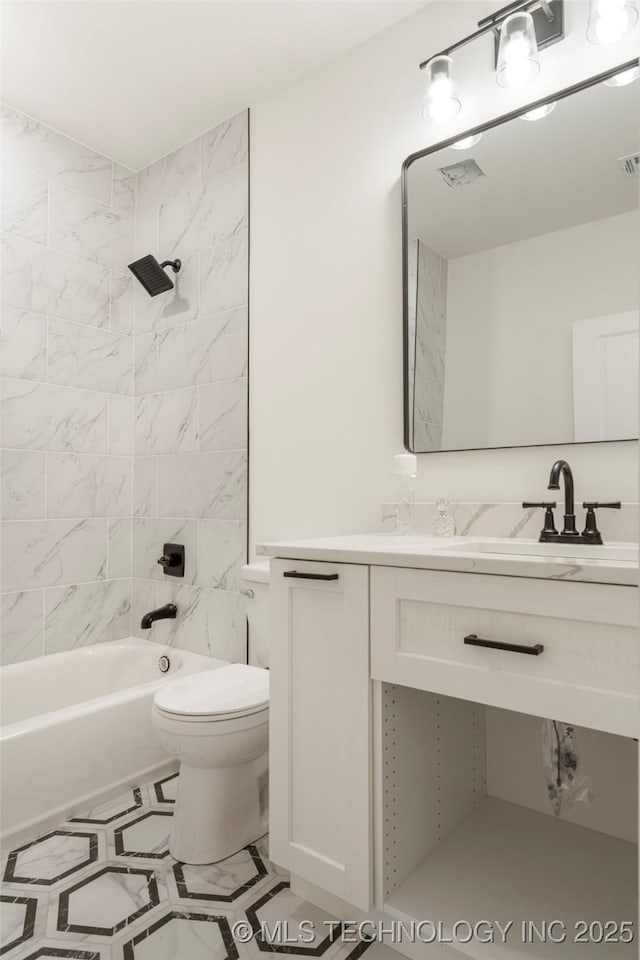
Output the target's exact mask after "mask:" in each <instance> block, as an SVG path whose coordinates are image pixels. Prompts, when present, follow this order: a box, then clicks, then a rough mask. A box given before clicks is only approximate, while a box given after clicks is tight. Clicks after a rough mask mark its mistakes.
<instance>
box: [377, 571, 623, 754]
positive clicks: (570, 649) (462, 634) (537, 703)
mask: <svg viewBox="0 0 640 960" xmlns="http://www.w3.org/2000/svg"><path fill="white" fill-rule="evenodd" d="M371 586H372V589H371V596H372V617H371V636H372V646H371V660H372V674H373V677H374V678H375V679H377V680H385V681H387V682H391V683H400V684H403V685H405V686H411V687H416V688H418V689H422V690H431V691H433V692H435V693H442V694H445V695H448V696H453V697H460V698H462V699H465V700H475V701H477V702H479V703H487V704H492V705H493V706H497V707H504V708H505V709H508V710H517V711H519V712H521V713H530V714H534V715H537V716H546V717H552V718H554V719H557V720H564V721H565V722H570V723H575V724H580V725H582V726H591V727H595V728H597V729H600V730H605V731H609V732H611V733H620V734H624V735H629V736H637V735H638V730H639V727H640V724H639V713H640V700H639V698H638V668H639V665H640V657H639V656H638V649H639V643H638V631H637V590H636V589H635V588H634V587H619V586H613V585H608V584H595V585H594V584H587V583H567V582H559V581H552V580H527V579H524V578H520V577H517V578H516V577H497V576H485V575H481V574H466V573H444V572H439V571H426V570H406V569H394V568H391V567H374V568H372V581H371ZM474 638H477V639H474ZM465 639H466V642H465ZM478 641H480V642H482V641H486V642H488V644H490V645H494V644H497V645H499V646H498V648H496V647H495V646H480V645H477V644H478ZM503 645H505V646H506V647H507V648H504V647H503ZM500 647H503V648H500Z"/></svg>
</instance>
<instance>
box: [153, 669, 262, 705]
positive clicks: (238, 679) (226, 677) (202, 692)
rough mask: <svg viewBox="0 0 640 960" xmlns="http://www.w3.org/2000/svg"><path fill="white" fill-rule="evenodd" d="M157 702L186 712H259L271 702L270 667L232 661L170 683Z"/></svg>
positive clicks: (157, 695) (157, 696)
mask: <svg viewBox="0 0 640 960" xmlns="http://www.w3.org/2000/svg"><path fill="white" fill-rule="evenodd" d="M153 702H154V703H155V705H156V707H158V709H160V710H165V711H166V712H167V713H176V714H182V715H183V716H194V717H195V716H201V717H202V716H207V717H216V716H220V715H224V716H231V715H233V714H238V713H244V714H246V713H257V712H258V710H260V709H261V708H264V707H268V705H269V671H268V670H263V669H262V668H261V667H249V666H246V665H245V664H244V663H230V664H229V665H228V666H226V667H219V668H217V669H215V670H204V671H203V672H201V673H193V674H190V675H189V676H188V677H182V678H181V679H180V680H175V681H174V682H172V683H168V684H167V685H166V686H165V687H163V688H162V689H161V690H158V691H157V693H156V694H155V696H154V698H153Z"/></svg>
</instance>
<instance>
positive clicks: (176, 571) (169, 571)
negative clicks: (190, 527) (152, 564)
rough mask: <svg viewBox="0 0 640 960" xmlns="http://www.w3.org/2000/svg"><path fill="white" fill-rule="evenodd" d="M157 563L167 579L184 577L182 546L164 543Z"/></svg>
mask: <svg viewBox="0 0 640 960" xmlns="http://www.w3.org/2000/svg"><path fill="white" fill-rule="evenodd" d="M162 550H163V552H162V556H161V557H160V558H159V560H158V563H159V564H160V566H161V567H162V569H163V571H164V573H165V575H166V576H167V577H184V545H183V544H181V543H165V544H164V546H163V548H162Z"/></svg>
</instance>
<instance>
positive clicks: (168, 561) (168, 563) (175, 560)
mask: <svg viewBox="0 0 640 960" xmlns="http://www.w3.org/2000/svg"><path fill="white" fill-rule="evenodd" d="M158 563H159V564H160V565H161V566H162V567H177V566H178V565H179V564H180V554H179V553H170V554H169V555H168V556H167V554H164V553H163V554H162V556H161V557H160V558H159V560H158Z"/></svg>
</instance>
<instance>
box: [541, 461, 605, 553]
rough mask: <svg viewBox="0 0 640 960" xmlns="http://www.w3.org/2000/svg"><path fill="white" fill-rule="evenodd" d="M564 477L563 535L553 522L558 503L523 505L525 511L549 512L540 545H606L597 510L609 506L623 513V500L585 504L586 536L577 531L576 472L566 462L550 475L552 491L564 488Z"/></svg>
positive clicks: (557, 464)
mask: <svg viewBox="0 0 640 960" xmlns="http://www.w3.org/2000/svg"><path fill="white" fill-rule="evenodd" d="M560 476H562V479H563V482H564V526H563V528H562V533H558V531H557V530H556V527H555V523H554V519H553V510H554V508H555V506H556V504H555V503H550V502H549V503H546V502H542V503H531V502H529V501H525V502H524V503H523V504H522V506H523V507H524V508H525V509H528V508H529V507H543V508H544V510H545V515H544V527H543V529H542V531H541V532H540V536H539V537H538V540H539V541H540V543H586V544H602V534H601V533H600V531H599V530H598V527H597V524H596V514H595V511H596V510H597V509H598V508H600V507H608V508H609V509H611V510H620V508H621V506H622V504H621V503H620V501H619V500H616V501H614V502H612V503H602V502H600V503H598V502H596V501H593V502H586V501H585V503H583V504H582V506H583V507H584V509H585V510H586V511H587V514H586V518H585V528H584V530H583V531H582V533H578V531H577V530H576V515H575V502H574V493H573V473H572V472H571V467H570V466H569V464H568V463H567V461H566V460H556V462H555V463H554V465H553V466H552V467H551V473H550V474H549V490H559V489H560Z"/></svg>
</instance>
